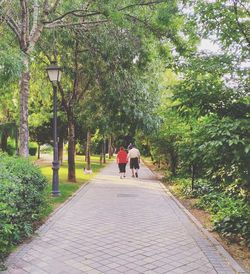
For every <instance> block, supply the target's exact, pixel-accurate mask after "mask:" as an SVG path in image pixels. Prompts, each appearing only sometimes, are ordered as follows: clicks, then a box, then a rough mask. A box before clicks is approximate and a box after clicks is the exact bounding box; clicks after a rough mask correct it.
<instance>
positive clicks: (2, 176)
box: [0, 155, 47, 261]
mask: <svg viewBox="0 0 250 274" xmlns="http://www.w3.org/2000/svg"><path fill="white" fill-rule="evenodd" d="M0 185H1V187H0V220H1V223H0V261H2V260H3V259H4V257H5V256H6V254H7V253H8V252H9V251H10V250H11V248H12V246H13V245H15V244H16V243H19V242H21V241H22V240H23V239H24V238H25V237H28V236H30V235H31V233H32V232H33V223H34V222H35V221H39V220H40V219H41V217H42V215H43V211H44V209H45V207H46V199H45V188H46V186H47V180H46V178H45V177H44V176H43V175H41V173H40V171H39V170H38V168H37V167H35V166H34V165H32V164H30V163H29V162H28V161H27V160H23V159H21V158H16V157H8V156H6V155H0Z"/></svg>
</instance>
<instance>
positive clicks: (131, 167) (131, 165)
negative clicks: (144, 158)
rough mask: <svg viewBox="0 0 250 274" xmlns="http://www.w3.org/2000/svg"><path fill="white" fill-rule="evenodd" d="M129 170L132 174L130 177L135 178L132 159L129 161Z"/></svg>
mask: <svg viewBox="0 0 250 274" xmlns="http://www.w3.org/2000/svg"><path fill="white" fill-rule="evenodd" d="M130 169H131V172H132V177H135V173H134V159H133V158H132V159H130Z"/></svg>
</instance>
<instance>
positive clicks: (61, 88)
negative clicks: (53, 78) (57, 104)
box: [58, 82, 69, 113]
mask: <svg viewBox="0 0 250 274" xmlns="http://www.w3.org/2000/svg"><path fill="white" fill-rule="evenodd" d="M58 89H59V92H60V94H61V97H62V105H63V107H64V109H65V111H66V112H67V113H68V112H69V106H68V104H67V101H66V100H65V96H64V90H63V87H62V84H61V83H60V82H59V83H58Z"/></svg>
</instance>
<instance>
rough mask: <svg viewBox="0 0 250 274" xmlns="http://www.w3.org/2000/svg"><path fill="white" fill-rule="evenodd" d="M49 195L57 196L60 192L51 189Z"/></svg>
mask: <svg viewBox="0 0 250 274" xmlns="http://www.w3.org/2000/svg"><path fill="white" fill-rule="evenodd" d="M51 196H52V197H58V196H61V193H60V191H52V192H51Z"/></svg>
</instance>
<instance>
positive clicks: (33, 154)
mask: <svg viewBox="0 0 250 274" xmlns="http://www.w3.org/2000/svg"><path fill="white" fill-rule="evenodd" d="M36 152H37V148H36V147H30V148H29V155H31V156H35V155H36Z"/></svg>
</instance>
